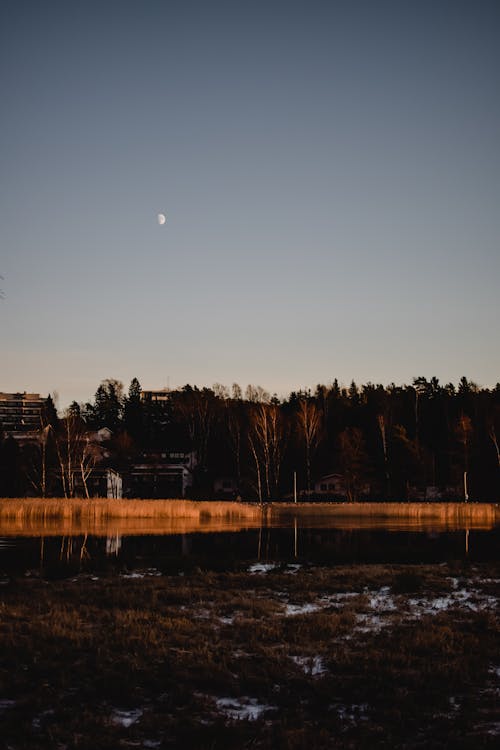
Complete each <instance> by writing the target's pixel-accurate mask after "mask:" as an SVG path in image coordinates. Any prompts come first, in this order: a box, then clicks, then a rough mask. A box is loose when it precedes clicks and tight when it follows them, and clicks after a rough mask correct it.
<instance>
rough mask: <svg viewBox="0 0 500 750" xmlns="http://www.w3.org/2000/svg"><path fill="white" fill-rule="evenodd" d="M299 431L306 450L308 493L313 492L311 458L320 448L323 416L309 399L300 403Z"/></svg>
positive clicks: (298, 415)
mask: <svg viewBox="0 0 500 750" xmlns="http://www.w3.org/2000/svg"><path fill="white" fill-rule="evenodd" d="M297 419H298V424H299V431H300V436H301V438H302V440H303V441H304V445H305V450H306V478H307V491H308V492H310V491H311V458H312V456H313V454H314V452H315V450H316V448H317V447H318V444H319V438H320V432H321V414H320V411H319V409H318V407H317V406H316V404H315V403H314V401H308V400H307V399H301V400H300V401H299V407H298V412H297Z"/></svg>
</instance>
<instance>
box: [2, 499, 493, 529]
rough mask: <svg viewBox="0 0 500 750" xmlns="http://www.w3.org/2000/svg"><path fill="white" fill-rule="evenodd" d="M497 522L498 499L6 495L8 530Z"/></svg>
mask: <svg viewBox="0 0 500 750" xmlns="http://www.w3.org/2000/svg"><path fill="white" fill-rule="evenodd" d="M294 524H297V525H298V526H299V527H300V528H329V527H330V528H349V529H356V528H358V529H361V528H386V529H393V530H408V531H424V530H436V531H439V530H442V531H450V530H459V529H484V530H487V529H491V528H493V527H494V526H495V525H498V524H500V507H499V506H498V505H495V504H493V503H477V504H473V503H297V504H295V503H269V504H266V505H264V506H262V507H261V506H259V505H256V504H251V503H237V502H228V501H192V500H108V499H104V498H103V499H93V500H82V499H60V498H52V499H39V498H3V499H0V535H3V536H12V535H23V536H39V535H44V534H45V535H49V534H54V535H56V534H63V535H66V534H81V533H90V534H96V535H107V534H110V533H120V534H187V533H193V532H215V531H241V530H243V529H249V528H257V527H260V526H274V527H279V526H284V527H291V526H293V525H294Z"/></svg>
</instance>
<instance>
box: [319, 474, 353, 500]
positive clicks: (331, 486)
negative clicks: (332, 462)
mask: <svg viewBox="0 0 500 750" xmlns="http://www.w3.org/2000/svg"><path fill="white" fill-rule="evenodd" d="M314 492H315V494H316V495H339V496H342V497H344V496H345V494H346V486H345V480H344V477H343V475H342V474H325V476H323V477H321V478H320V479H318V481H317V482H315V483H314Z"/></svg>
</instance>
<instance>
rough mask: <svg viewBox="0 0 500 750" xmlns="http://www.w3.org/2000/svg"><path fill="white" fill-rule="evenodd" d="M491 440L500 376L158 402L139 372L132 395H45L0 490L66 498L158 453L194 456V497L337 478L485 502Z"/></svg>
mask: <svg viewBox="0 0 500 750" xmlns="http://www.w3.org/2000/svg"><path fill="white" fill-rule="evenodd" d="M105 427H106V428H108V429H109V430H110V431H111V435H110V437H109V440H107V441H105V443H104V444H103V445H98V446H97V445H96V443H95V442H92V440H91V439H90V438H89V435H90V434H92V433H95V432H96V431H98V430H100V429H102V428H105ZM499 437H500V383H499V384H497V385H496V387H495V388H493V389H485V388H479V387H478V386H476V385H475V384H474V383H472V382H471V381H469V380H467V379H466V378H465V377H463V378H462V379H461V380H460V383H459V384H458V387H455V386H454V385H453V384H447V385H441V384H440V383H439V381H438V379H437V378H431V379H430V380H427V379H426V378H424V377H419V378H416V379H414V381H413V383H412V385H404V386H396V385H394V384H391V385H389V386H383V385H374V384H372V383H368V384H366V385H362V386H358V385H356V383H354V382H353V383H351V385H350V386H349V387H348V388H347V387H341V386H340V385H339V384H338V382H337V381H336V380H335V381H334V382H333V383H332V384H331V385H328V386H325V385H318V386H317V387H316V389H315V390H314V392H313V391H298V392H292V393H291V394H290V395H289V397H288V398H286V399H284V400H280V399H278V398H277V397H276V396H271V395H270V394H269V393H267V392H266V391H265V390H264V389H263V388H261V387H259V386H248V387H247V388H246V390H245V391H244V392H243V391H242V389H241V388H240V387H239V386H238V385H237V384H234V385H233V386H232V388H230V389H229V388H227V387H225V386H222V385H220V384H216V385H214V386H213V387H212V388H197V387H195V386H190V385H186V386H184V387H183V388H181V389H178V390H174V391H170V392H168V395H166V396H165V398H162V399H156V398H151V397H147V392H146V393H144V394H143V393H142V391H141V386H140V384H139V382H138V381H137V380H136V379H134V380H132V382H131V384H130V387H129V389H128V392H125V391H124V388H123V385H122V384H121V383H120V382H119V381H116V380H105V381H103V382H102V383H101V385H100V386H99V387H98V389H97V391H96V394H95V398H94V400H93V401H92V402H89V403H86V404H78V403H76V402H73V403H72V404H71V406H70V407H69V409H68V410H67V411H66V413H65V414H64V416H62V417H58V416H57V414H56V413H55V409H53V405H51V403H50V401H49V406H48V408H47V413H46V414H45V415H44V421H43V424H42V425H41V430H40V440H39V441H38V442H37V443H27V444H26V445H24V446H19V445H18V444H15V443H14V442H13V441H12V440H9V439H8V438H5V437H4V439H3V440H2V444H1V450H0V482H1V484H0V493H1V494H3V495H24V494H41V495H47V496H48V495H50V494H58V493H59V494H66V495H71V494H72V493H74V492H76V485H73V486H71V482H72V473H73V475H74V474H75V472H76V473H79V474H80V475H81V477H83V478H85V476H86V475H87V476H89V475H90V472H91V471H92V470H93V469H94V468H95V467H96V466H101V467H102V466H110V467H112V468H114V469H115V470H117V471H123V472H126V471H127V469H128V467H130V466H131V465H132V464H133V462H134V461H138V460H139V459H140V457H141V456H143V455H144V453H147V452H148V451H154V450H157V451H165V452H175V451H193V452H194V453H195V454H196V458H197V465H196V468H195V470H194V472H193V487H192V494H193V496H195V497H205V498H207V497H208V498H209V497H211V496H213V488H214V481H215V480H216V479H217V478H218V477H230V478H232V479H234V484H235V487H236V488H237V494H239V495H240V496H241V497H243V498H249V499H250V498H254V499H260V500H262V501H264V500H266V499H270V498H276V499H277V498H282V497H286V496H290V495H291V493H292V491H293V485H294V475H295V478H296V484H297V487H298V491H299V495H302V496H305V497H307V496H309V495H314V491H315V484H316V483H321V478H322V477H326V476H327V475H329V474H338V475H339V476H340V478H341V481H342V483H343V487H344V491H345V495H346V496H347V498H348V499H349V500H356V499H358V498H359V497H361V496H363V497H370V498H371V499H374V500H375V499H395V500H407V499H411V498H413V497H425V496H426V494H427V496H430V495H431V494H432V493H431V492H430V489H429V488H433V490H432V492H434V493H439V494H440V495H441V496H445V497H446V496H449V497H450V498H451V497H454V498H455V499H460V498H463V499H467V498H468V499H471V500H487V501H493V500H498V497H499V494H500V451H499ZM80 485H81V483H80ZM84 486H86V485H85V482H84ZM329 486H331V485H329V484H328V482H327V481H326V480H325V481H324V484H319V487H322V489H325V488H328V487H329ZM317 489H318V487H317Z"/></svg>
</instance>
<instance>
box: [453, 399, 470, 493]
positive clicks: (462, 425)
mask: <svg viewBox="0 0 500 750" xmlns="http://www.w3.org/2000/svg"><path fill="white" fill-rule="evenodd" d="M455 434H456V437H457V440H458V442H459V444H460V445H461V453H462V471H463V489H464V500H468V499H469V490H468V484H467V477H468V472H469V456H470V445H471V439H472V420H471V418H470V417H469V416H468V415H467V414H464V413H463V412H462V413H461V414H460V416H459V418H458V420H457V423H456V425H455Z"/></svg>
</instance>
